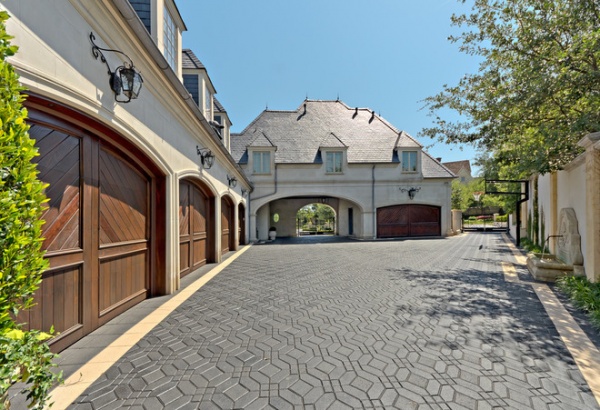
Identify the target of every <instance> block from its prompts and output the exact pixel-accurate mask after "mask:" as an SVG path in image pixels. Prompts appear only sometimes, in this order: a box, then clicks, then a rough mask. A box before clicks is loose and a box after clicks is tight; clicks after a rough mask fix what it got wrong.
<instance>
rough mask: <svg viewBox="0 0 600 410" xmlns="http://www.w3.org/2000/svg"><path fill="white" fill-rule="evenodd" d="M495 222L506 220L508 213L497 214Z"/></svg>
mask: <svg viewBox="0 0 600 410" xmlns="http://www.w3.org/2000/svg"><path fill="white" fill-rule="evenodd" d="M496 222H508V215H498V216H497V217H496Z"/></svg>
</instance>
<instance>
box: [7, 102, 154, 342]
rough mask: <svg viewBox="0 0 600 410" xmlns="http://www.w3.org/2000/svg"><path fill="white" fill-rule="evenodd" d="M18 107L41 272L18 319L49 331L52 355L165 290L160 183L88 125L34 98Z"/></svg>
mask: <svg viewBox="0 0 600 410" xmlns="http://www.w3.org/2000/svg"><path fill="white" fill-rule="evenodd" d="M27 105H28V110H29V120H28V122H29V124H30V126H31V128H30V136H31V137H32V138H33V139H34V140H35V143H36V146H37V147H38V149H39V153H40V155H39V156H38V157H36V158H35V160H34V161H35V162H36V163H37V164H38V170H39V171H40V173H39V175H38V177H39V178H40V180H42V181H43V182H46V183H48V184H49V186H48V188H47V189H46V195H47V196H48V198H49V202H48V204H47V205H48V207H47V209H46V210H45V211H44V213H43V215H42V219H44V220H45V224H44V225H43V228H42V236H43V237H44V242H43V245H42V247H43V249H44V250H45V251H46V255H45V258H46V259H47V260H48V262H49V266H50V267H49V268H48V270H46V271H45V272H44V273H43V275H42V283H41V285H40V288H39V289H38V291H37V293H36V296H35V302H36V305H35V306H34V307H33V308H32V309H31V310H29V311H27V312H22V314H21V315H20V317H19V319H20V320H22V321H23V322H25V323H27V326H28V327H30V328H35V329H41V330H48V329H49V328H50V327H51V326H54V329H55V330H56V331H57V333H58V336H56V337H55V338H53V339H52V340H50V344H51V347H52V350H54V351H60V350H62V349H64V348H65V347H67V346H69V345H71V344H73V343H74V342H75V341H77V340H78V339H80V338H82V337H83V336H85V335H86V334H89V333H91V332H92V331H93V330H95V329H97V328H98V327H100V326H101V325H103V324H104V323H106V322H108V321H109V320H110V319H112V318H114V317H115V316H117V315H119V314H120V313H122V312H124V311H126V310H127V309H129V308H131V307H132V306H134V305H135V304H137V303H139V302H141V301H142V300H144V299H146V298H147V297H149V296H150V295H152V294H159V293H162V292H163V291H164V290H163V289H164V283H165V277H164V275H165V273H164V272H165V268H164V259H165V257H164V249H163V248H161V247H160V246H159V245H158V242H159V241H160V238H164V235H165V231H164V230H165V221H164V216H163V215H164V213H165V203H164V202H163V201H164V197H165V195H164V190H165V185H164V177H163V175H162V174H160V171H159V170H158V169H157V167H155V166H154V164H153V163H152V162H151V161H150V160H149V159H148V158H147V157H145V156H144V154H143V153H142V152H140V151H139V150H138V149H136V148H135V147H134V146H132V145H131V144H130V143H128V142H127V141H126V140H124V139H123V138H122V137H120V136H119V135H117V134H116V133H114V132H113V131H112V130H110V129H108V128H106V127H105V126H104V125H102V124H100V123H97V122H96V121H94V120H93V119H91V118H89V117H87V116H84V115H83V114H81V113H77V112H73V111H72V110H70V109H68V108H66V107H62V106H60V105H59V104H57V103H54V102H52V103H50V102H48V101H45V100H42V99H39V98H35V97H30V99H29V100H28V102H27ZM47 107H52V108H47ZM55 110H58V111H59V113H58V114H57V113H56V111H55ZM67 119H68V120H67ZM75 124H77V125H75Z"/></svg>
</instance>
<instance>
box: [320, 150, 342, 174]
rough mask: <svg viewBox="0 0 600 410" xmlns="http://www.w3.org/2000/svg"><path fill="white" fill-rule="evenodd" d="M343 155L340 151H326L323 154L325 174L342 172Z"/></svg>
mask: <svg viewBox="0 0 600 410" xmlns="http://www.w3.org/2000/svg"><path fill="white" fill-rule="evenodd" d="M343 159H344V153H343V152H342V151H327V152H326V153H325V172H327V173H328V174H339V173H341V172H342V162H343Z"/></svg>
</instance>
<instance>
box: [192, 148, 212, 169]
mask: <svg viewBox="0 0 600 410" xmlns="http://www.w3.org/2000/svg"><path fill="white" fill-rule="evenodd" d="M196 153H197V154H198V155H199V156H200V163H201V164H202V168H204V169H210V168H211V167H212V166H213V164H214V163H215V154H213V153H212V151H211V150H209V149H208V148H200V147H199V146H197V145H196Z"/></svg>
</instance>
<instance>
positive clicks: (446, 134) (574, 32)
mask: <svg viewBox="0 0 600 410" xmlns="http://www.w3.org/2000/svg"><path fill="white" fill-rule="evenodd" d="M459 1H461V3H465V0H459ZM452 24H453V25H455V26H458V27H461V28H463V29H464V30H465V31H463V33H462V34H461V35H458V36H452V37H450V40H451V41H453V42H457V43H459V44H460V50H461V51H463V52H465V53H468V54H471V55H475V56H480V57H481V58H482V62H481V64H480V68H479V71H478V72H477V73H476V74H467V75H465V76H464V77H463V78H462V79H461V80H460V81H459V82H458V85H455V86H448V85H445V86H444V89H443V91H442V92H440V93H439V94H437V95H434V96H432V97H429V98H427V99H426V100H425V104H426V108H428V110H429V112H430V114H431V115H432V116H434V117H435V120H434V126H432V127H430V128H425V129H424V130H423V131H422V134H424V135H426V136H429V137H432V138H437V139H439V140H441V141H446V142H448V143H474V144H475V145H476V146H477V147H478V148H479V149H480V150H487V151H490V152H492V153H493V159H494V161H496V162H497V163H498V164H499V165H500V166H501V167H504V168H509V169H510V172H511V173H512V174H513V175H512V176H513V178H514V177H518V176H527V175H529V174H531V173H532V172H539V173H546V172H549V171H554V170H558V169H561V167H562V166H564V165H565V164H566V163H568V162H570V161H571V160H572V159H573V158H574V157H575V156H576V155H577V154H578V153H579V152H580V150H579V148H578V146H577V142H578V141H579V140H580V139H581V138H582V137H583V136H584V135H586V134H587V133H589V132H594V131H598V130H600V71H599V61H600V2H599V1H598V0H578V1H565V0H474V5H473V8H472V11H471V13H470V14H462V15H454V16H453V17H452ZM448 108H449V109H451V110H454V111H456V112H457V113H458V114H460V116H461V117H460V118H461V119H459V120H456V121H454V120H453V121H449V120H447V119H444V118H442V116H441V115H442V114H440V113H441V112H442V111H444V110H446V109H448Z"/></svg>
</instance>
